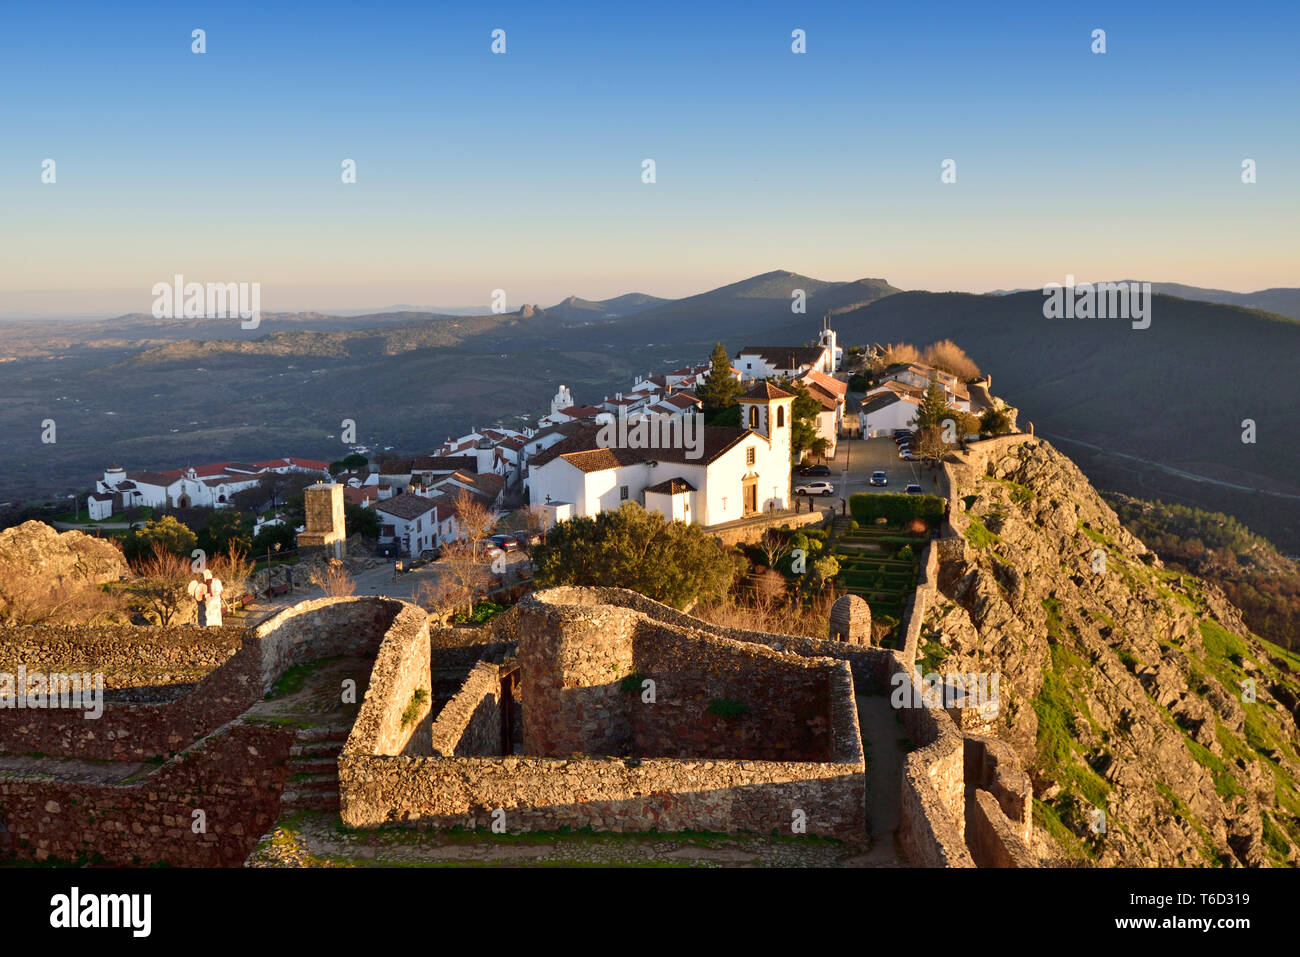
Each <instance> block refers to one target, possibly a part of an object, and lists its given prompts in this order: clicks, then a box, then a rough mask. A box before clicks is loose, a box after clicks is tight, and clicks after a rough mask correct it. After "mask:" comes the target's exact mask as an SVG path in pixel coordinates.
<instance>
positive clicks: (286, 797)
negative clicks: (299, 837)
mask: <svg viewBox="0 0 1300 957" xmlns="http://www.w3.org/2000/svg"><path fill="white" fill-rule="evenodd" d="M280 808H281V809H282V810H285V811H337V810H338V809H339V795H338V792H337V791H334V792H330V791H285V792H284V794H283V795H282V796H281V798H280Z"/></svg>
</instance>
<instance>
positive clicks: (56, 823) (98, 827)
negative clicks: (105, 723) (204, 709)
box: [0, 724, 293, 867]
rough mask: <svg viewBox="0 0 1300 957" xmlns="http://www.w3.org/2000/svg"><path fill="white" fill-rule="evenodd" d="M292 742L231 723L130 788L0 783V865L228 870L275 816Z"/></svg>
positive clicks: (9, 779) (279, 732) (275, 731)
mask: <svg viewBox="0 0 1300 957" xmlns="http://www.w3.org/2000/svg"><path fill="white" fill-rule="evenodd" d="M292 743H293V732H292V731H289V730H287V729H283V728H271V727H256V726H253V725H245V724H232V725H228V726H226V727H224V728H222V729H221V730H219V731H218V732H216V733H215V734H212V735H210V736H208V737H206V738H204V739H203V740H202V741H201V742H199V743H198V744H196V745H194V746H193V747H191V748H189V749H188V750H186V751H185V752H183V753H182V754H181V755H179V756H178V757H176V758H175V759H173V760H172V761H170V762H168V763H167V764H166V765H164V766H162V767H160V768H158V769H157V770H156V771H155V772H153V773H152V774H150V775H148V776H147V777H146V778H144V779H143V780H141V781H140V782H138V783H135V784H130V785H123V784H116V785H104V784H85V783H70V782H64V781H51V780H48V779H43V778H38V777H32V778H21V777H13V776H6V777H3V778H0V824H2V825H3V827H0V859H4V858H17V859H20V860H36V861H47V860H50V859H52V858H53V859H58V860H61V861H65V862H87V863H94V862H96V861H99V860H102V861H103V862H105V863H109V864H116V865H119V866H120V865H131V864H136V865H144V866H147V865H150V864H156V863H160V862H165V863H167V864H170V865H172V866H177V867H238V866H240V864H242V863H243V860H244V858H245V857H246V856H247V855H248V851H249V847H250V843H251V842H252V841H256V840H257V838H258V837H259V836H260V835H261V834H263V833H265V832H266V830H267V828H269V827H270V825H271V822H273V821H274V820H275V819H276V817H277V816H278V815H279V811H280V793H281V790H282V788H283V786H284V780H285V777H286V775H287V774H288V758H289V748H290V746H291V745H292ZM195 811H202V812H203V817H202V818H201V819H200V818H196V817H195V813H194V812H195ZM200 821H201V823H202V826H203V828H204V830H202V831H201V832H196V830H195V827H196V824H197V823H199V822H200Z"/></svg>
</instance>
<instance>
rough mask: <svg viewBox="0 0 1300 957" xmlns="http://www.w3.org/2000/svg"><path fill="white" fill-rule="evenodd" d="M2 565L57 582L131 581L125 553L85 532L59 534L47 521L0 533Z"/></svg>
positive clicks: (31, 522)
mask: <svg viewBox="0 0 1300 957" xmlns="http://www.w3.org/2000/svg"><path fill="white" fill-rule="evenodd" d="M0 564H7V565H9V566H10V567H11V568H14V569H16V570H17V571H20V572H40V573H41V574H42V576H43V577H48V578H50V579H52V580H57V579H59V578H60V577H62V578H64V579H74V580H82V581H90V582H94V583H95V584H96V585H103V584H105V583H107V582H115V581H120V580H121V579H123V578H129V577H130V575H131V570H130V568H129V567H128V566H127V564H126V559H125V558H124V557H123V555H122V550H121V549H120V548H118V547H117V546H116V545H114V544H113V543H112V542H110V541H105V540H104V539H101V538H95V537H94V536H92V535H87V534H85V533H84V532H77V531H68V532H58V531H56V530H55V529H53V528H51V527H50V526H49V525H46V524H45V523H44V522H36V521H30V522H23V523H22V524H21V525H17V526H15V527H13V528H6V529H5V530H4V531H2V532H0Z"/></svg>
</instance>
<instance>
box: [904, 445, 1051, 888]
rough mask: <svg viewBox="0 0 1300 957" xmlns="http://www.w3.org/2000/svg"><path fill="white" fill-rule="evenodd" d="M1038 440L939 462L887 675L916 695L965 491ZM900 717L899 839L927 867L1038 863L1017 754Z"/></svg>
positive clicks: (961, 549)
mask: <svg viewBox="0 0 1300 957" xmlns="http://www.w3.org/2000/svg"><path fill="white" fill-rule="evenodd" d="M1032 441H1034V436H1033V435H1028V434H1014V435H1004V436H998V437H996V438H992V439H985V440H984V441H981V442H973V443H971V444H970V445H968V446H967V448H966V451H965V452H958V453H952V454H951V455H950V456H949V459H950V460H951V461H944V462H943V463H942V465H941V468H940V471H939V474H938V476H937V481H938V485H939V494H940V495H942V496H943V497H944V498H945V499H947V501H948V510H947V513H946V515H945V516H944V520H943V523H942V525H941V527H940V537H939V538H938V539H937V540H935V541H933V542H931V543H930V545H928V546H927V548H926V554H925V555H924V557H923V560H922V573H921V577H920V580H919V582H918V585H917V590H916V593H915V594H914V595H913V596H912V598H911V600H910V601H909V603H908V606H907V608H906V609H905V611H904V635H905V638H904V646H903V650H902V651H901V652H898V653H897V657H896V661H895V667H894V668H893V669H892V671H891V674H890V679H891V680H892V681H897V682H900V683H902V684H903V685H904V687H905V688H906V689H907V693H906V695H905V697H906V699H907V700H908V701H912V700H914V698H913V695H915V694H919V687H920V686H919V679H920V675H918V674H917V670H916V654H917V646H918V645H919V643H920V632H921V622H922V620H923V619H924V617H925V612H926V609H927V608H928V607H929V606H930V605H931V604H932V603H934V602H936V601H938V600H939V591H938V580H939V568H940V566H941V565H942V564H943V563H955V562H961V561H965V560H966V559H967V558H968V557H969V546H968V545H967V543H966V539H965V531H966V527H967V524H968V522H967V519H966V514H965V511H964V509H963V508H962V505H961V496H962V494H963V492H964V490H965V489H968V488H970V487H972V486H973V485H974V483H975V482H976V480H977V479H978V477H979V476H981V475H983V474H985V472H986V471H987V470H988V466H989V463H990V462H995V461H997V460H998V459H999V458H1001V457H1002V456H1003V455H1005V454H1006V452H1007V451H1008V450H1009V449H1012V448H1015V447H1017V446H1019V445H1021V444H1023V443H1025V442H1032ZM899 717H900V719H901V720H902V722H903V725H904V727H905V728H906V729H907V733H908V736H909V737H910V738H911V740H912V744H913V747H914V748H915V750H913V751H911V752H910V753H909V754H908V755H907V758H906V760H905V763H904V770H903V784H902V787H903V794H902V802H901V813H900V823H899V841H900V843H901V845H902V847H903V850H904V854H905V855H906V857H907V859H908V860H909V861H910V862H911V863H912V864H915V865H918V866H923V867H973V866H978V867H1036V866H1038V864H1037V861H1036V859H1035V858H1034V857H1033V855H1032V854H1031V853H1030V852H1029V849H1028V848H1029V842H1030V840H1031V835H1032V827H1033V825H1032V812H1033V808H1032V789H1031V787H1030V781H1029V776H1028V775H1027V774H1025V772H1024V771H1023V770H1022V769H1021V768H1020V765H1019V762H1018V761H1017V760H1016V757H1015V754H1014V752H1013V751H1012V750H1011V748H1010V747H1009V746H1008V745H1006V744H1005V743H1004V742H1001V741H998V740H997V739H996V738H988V737H984V736H981V735H976V734H970V733H965V732H963V731H962V730H961V729H960V728H959V727H958V726H957V725H956V724H955V723H954V721H953V719H952V717H951V716H950V715H949V714H948V713H947V712H946V711H944V710H943V709H942V708H924V707H907V708H903V709H900V711H899Z"/></svg>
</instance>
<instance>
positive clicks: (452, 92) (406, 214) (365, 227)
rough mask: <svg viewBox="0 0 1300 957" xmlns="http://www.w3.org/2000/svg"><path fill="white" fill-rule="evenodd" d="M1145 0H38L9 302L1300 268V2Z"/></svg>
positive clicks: (27, 36) (1247, 285) (4, 242)
mask: <svg viewBox="0 0 1300 957" xmlns="http://www.w3.org/2000/svg"><path fill="white" fill-rule="evenodd" d="M1135 6H1139V5H1134V4H1132V3H1131V2H1121V3H1107V2H1088V3H1041V2H1040V3H1002V4H996V3H995V4H976V3H961V4H956V3H954V4H948V3H924V4H910V3H903V4H886V5H881V4H863V3H842V4H817V3H800V4H789V3H782V4H777V3H766V2H753V3H729V4H707V5H705V4H699V3H680V4H679V3H651V4H627V5H622V4H620V5H608V6H606V5H600V4H564V5H551V4H547V5H545V8H542V6H541V5H538V4H523V3H495V4H491V5H483V6H481V5H478V4H455V5H453V4H390V5H382V6H379V5H371V4H362V3H338V2H329V0H321V2H316V3H312V4H301V5H298V4H294V5H283V6H276V7H275V8H274V9H270V10H268V9H264V8H263V7H262V5H259V4H252V3H242V2H230V3H214V4H185V5H179V4H162V3H159V4H148V3H143V4H133V5H132V7H131V9H130V10H129V11H123V10H116V9H112V8H111V7H109V6H108V5H103V6H100V5H92V4H57V5H40V4H22V5H19V4H16V3H11V4H8V5H6V6H5V7H4V8H3V10H0V89H3V90H4V91H5V93H4V94H3V95H0V221H2V222H3V229H2V230H0V316H8V317H12V316H15V315H22V314H30V315H33V316H43V315H60V314H63V315H83V314H86V315H98V314H102V315H113V314H118V313H122V312H127V311H148V309H149V306H150V304H151V302H152V298H153V297H152V294H151V289H152V286H153V284H154V283H157V282H167V281H170V280H171V279H172V277H173V276H174V275H176V274H182V275H184V276H185V277H186V279H187V280H197V281H201V282H206V281H214V282H216V281H220V282H239V281H248V282H253V281H256V282H260V283H261V284H262V307H263V308H264V309H267V310H290V309H308V308H318V309H328V308H339V309H344V308H364V307H380V306H384V305H389V304H392V303H398V302H402V303H414V304H418V305H441V306H467V305H474V304H479V305H482V304H486V303H487V302H488V300H489V298H490V295H491V291H492V290H493V289H496V288H502V289H505V290H506V294H507V302H508V304H509V308H511V309H513V308H516V307H517V306H518V305H519V304H520V303H522V302H539V303H541V304H542V305H549V304H551V303H553V302H556V301H558V300H559V299H561V298H563V297H564V296H566V295H568V294H570V293H573V294H576V295H579V296H582V297H584V298H591V299H597V298H605V297H609V296H614V295H619V294H622V293H625V292H630V291H641V292H648V293H652V294H654V295H659V296H672V297H676V296H682V295H689V294H692V293H696V292H701V291H704V290H706V289H709V288H712V287H714V286H718V285H722V284H725V283H728V282H734V281H736V280H739V279H742V278H745V277H747V276H750V275H753V274H756V273H760V272H766V271H768V270H771V269H791V270H794V271H796V272H801V273H805V274H808V275H811V276H814V277H817V278H820V279H828V280H849V279H857V278H862V277H867V276H871V277H880V278H885V279H888V280H889V281H890V282H891V283H893V284H894V285H896V286H900V287H903V288H918V289H935V290H953V289H955V290H970V291H986V290H990V289H996V288H1013V287H1036V286H1042V285H1043V284H1044V283H1046V282H1053V281H1055V282H1060V281H1062V280H1063V279H1064V277H1065V275H1066V274H1067V273H1069V274H1073V275H1075V276H1076V277H1077V278H1078V279H1079V280H1080V281H1083V280H1100V279H1122V278H1140V279H1147V280H1152V281H1164V282H1183V283H1188V284H1192V285H1200V286H1213V287H1218V288H1227V289H1235V290H1240V291H1247V290H1253V289H1259V288H1265V287H1269V286H1297V285H1300V268H1297V266H1298V264H1300V239H1298V238H1297V227H1296V224H1297V222H1300V122H1297V120H1298V119H1300V59H1298V58H1297V57H1296V56H1295V49H1294V47H1295V42H1296V38H1297V36H1298V35H1300V29H1298V28H1300V4H1296V3H1294V2H1291V3H1282V2H1271V3H1261V4H1252V5H1249V6H1240V5H1225V4H1222V3H1215V4H1209V3H1198V2H1193V3H1157V4H1142V5H1140V7H1141V8H1140V9H1135V8H1134V7H1135ZM196 28H202V29H203V30H205V31H206V45H207V52H206V53H204V54H202V55H199V54H194V53H192V52H191V43H192V40H191V31H192V30H194V29H196ZM495 28H501V29H504V30H505V31H506V44H507V48H506V49H507V52H506V53H505V54H504V55H494V54H493V53H492V52H491V50H490V45H491V42H492V41H491V36H490V34H491V31H492V30H493V29H495ZM795 28H801V29H803V30H805V31H806V34H807V53H805V54H794V53H792V52H791V31H792V30H794V29H795ZM1095 28H1101V29H1104V30H1105V31H1106V46H1107V52H1106V53H1104V54H1094V53H1092V52H1091V50H1090V45H1091V43H1092V40H1091V32H1092V31H1093V30H1094V29H1095ZM646 158H650V159H653V160H654V161H655V164H656V176H657V181H656V182H655V183H653V184H645V183H643V182H642V179H641V172H642V160H643V159H646ZM949 158H951V159H953V160H955V161H956V171H957V181H956V183H953V184H944V183H942V182H941V181H940V172H941V163H942V162H943V160H945V159H949ZM1247 158H1249V159H1253V160H1255V162H1256V164H1257V176H1258V182H1256V183H1255V184H1253V185H1245V184H1243V183H1242V182H1241V164H1242V161H1243V160H1244V159H1247ZM46 159H53V160H54V161H55V162H56V164H57V165H56V176H57V181H56V182H55V183H53V184H47V183H42V181H41V172H42V162H43V161H44V160H46ZM345 159H352V160H355V162H356V165H357V182H356V183H355V184H344V183H342V182H341V179H340V172H341V164H342V162H343V161H344V160H345Z"/></svg>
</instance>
